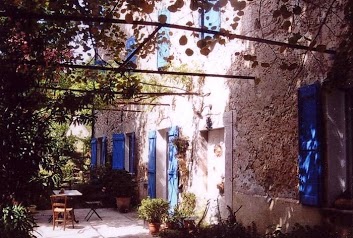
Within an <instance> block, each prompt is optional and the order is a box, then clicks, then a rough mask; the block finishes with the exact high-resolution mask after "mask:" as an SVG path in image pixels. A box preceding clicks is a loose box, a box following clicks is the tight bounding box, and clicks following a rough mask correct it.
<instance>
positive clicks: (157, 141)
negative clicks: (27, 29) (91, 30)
mask: <svg viewBox="0 0 353 238" xmlns="http://www.w3.org/2000/svg"><path fill="white" fill-rule="evenodd" d="M210 2H214V1H210ZM236 2H241V1H236ZM280 2H281V1H280ZM289 2H290V3H293V5H291V6H294V7H293V8H289V7H288V9H287V10H288V11H289V10H290V11H291V12H292V13H293V12H294V11H295V9H294V8H295V6H300V7H301V11H302V12H301V14H306V17H307V19H315V20H313V21H312V22H311V23H310V24H312V25H314V26H315V27H313V26H311V27H309V26H308V25H309V23H308V25H305V24H304V23H303V24H301V25H295V24H294V22H295V19H294V18H295V17H297V16H296V15H295V14H292V15H293V19H292V23H293V25H291V27H289V28H286V27H283V24H286V23H285V21H286V19H287V18H286V17H285V16H284V15H285V12H284V13H283V12H282V13H281V14H282V16H277V17H275V16H274V13H273V12H272V11H273V9H275V7H278V5H276V4H277V3H275V1H270V0H269V1H262V4H258V3H250V2H247V4H248V5H247V6H246V8H245V9H244V10H243V9H242V8H239V6H236V4H235V5H233V4H230V3H229V4H228V5H227V6H225V7H224V11H219V12H217V11H216V12H210V11H209V12H207V11H205V12H203V13H202V12H201V13H200V12H198V13H197V12H193V13H192V14H190V12H189V11H187V10H185V11H183V10H181V11H178V12H169V13H166V6H163V5H160V6H159V8H160V9H157V10H156V11H155V13H153V14H154V15H152V14H151V19H152V20H155V21H157V19H158V14H165V15H167V16H168V21H167V22H170V23H173V24H178V25H186V24H187V22H192V23H193V24H194V26H196V27H197V26H199V27H200V24H201V25H202V24H204V26H206V27H209V29H212V30H219V29H220V28H224V29H227V30H231V31H232V32H234V33H236V34H239V35H246V36H251V37H254V38H256V39H258V38H266V39H271V40H273V41H281V42H283V41H285V40H287V39H288V38H290V37H291V36H293V33H295V32H301V33H303V34H302V35H304V34H305V37H306V38H313V37H315V39H316V42H317V45H320V44H321V45H325V46H326V49H330V48H332V49H333V48H335V47H336V46H337V44H338V42H339V37H338V36H339V35H340V34H339V33H340V32H339V31H340V29H338V28H337V27H336V28H335V27H333V26H335V25H337V24H338V23H337V21H338V19H337V16H339V14H340V13H339V12H336V14H329V12H328V10H327V8H326V5H327V4H328V1H324V3H322V2H321V4H322V8H319V7H316V8H314V7H313V5H311V4H310V3H307V2H306V1H302V2H301V1H300V3H298V1H289ZM282 4H283V6H289V5H288V1H283V2H282ZM338 4H343V2H339V3H338ZM186 5H187V6H186ZM186 5H185V6H184V8H185V9H187V8H188V7H189V5H188V4H186ZM182 9H183V8H182ZM269 9H271V10H269ZM325 9H326V10H327V11H325ZM282 10H283V8H282ZM158 12H159V13H158ZM161 12H162V13H161ZM319 13H320V14H319ZM325 13H327V14H326V15H327V16H326V15H325ZM212 14H213V15H212ZM268 16H271V17H268ZM318 16H319V17H318ZM235 17H237V18H239V19H237V20H236V24H237V25H236V26H234V25H232V24H229V23H228V21H229V20H228V19H234V18H235ZM202 18H203V19H204V21H202V20H200V19H202ZM274 18H275V20H274ZM210 19H211V20H210ZM323 19H325V20H326V22H325V25H327V27H325V26H324V27H321V28H320V29H319V30H318V28H319V26H320V25H322V24H321V23H322V20H323ZM260 20H261V22H260ZM207 24H208V25H207ZM278 24H279V25H280V26H281V24H282V27H278ZM227 27H228V28H227ZM276 27H277V28H276ZM145 30H146V33H150V32H151V31H152V30H153V28H152V27H146V28H145ZM299 30H300V31H299ZM127 31H129V30H128V29H127ZM331 31H334V32H335V33H337V34H333V33H332V32H331ZM336 31H337V32H336ZM164 32H167V33H162V34H165V35H168V37H167V38H168V41H169V42H168V44H166V45H164V46H162V45H160V46H159V47H157V49H156V52H155V54H151V55H149V56H148V57H147V58H144V59H142V58H139V57H137V65H138V68H144V69H152V70H156V69H158V68H159V69H163V68H164V67H165V66H166V65H167V64H168V63H166V62H165V61H166V58H167V57H168V56H170V55H173V60H172V61H171V63H170V64H171V66H170V68H168V70H170V69H173V70H174V71H182V72H204V73H209V74H219V75H240V76H251V77H254V79H241V78H236V77H235V78H231V79H229V78H224V77H221V76H219V77H198V76H169V75H162V76H160V75H143V77H144V79H145V80H146V81H147V82H148V80H150V79H151V78H152V79H153V80H154V81H153V82H158V83H160V84H163V85H168V86H170V87H173V91H174V92H178V93H180V95H164V96H160V97H158V98H156V99H155V100H153V103H151V102H150V103H148V105H143V104H129V105H125V106H124V108H123V109H124V110H125V109H127V110H126V111H124V110H123V109H121V111H119V110H118V111H96V116H97V121H96V123H95V128H94V140H95V144H93V145H94V147H95V150H94V151H95V153H96V154H97V159H95V160H94V164H95V165H97V166H98V165H102V164H104V163H105V161H106V160H102V156H101V154H102V152H101V151H105V152H106V153H107V156H108V158H110V161H111V162H112V166H113V167H115V168H118V167H119V166H120V167H121V166H122V167H123V168H125V169H126V170H129V171H130V172H132V173H134V174H136V176H137V178H138V181H139V194H140V198H143V197H146V196H152V197H154V196H155V197H162V198H165V199H167V200H169V201H170V202H171V203H175V201H176V200H178V199H180V193H182V192H186V191H188V192H192V193H195V194H196V196H197V204H198V214H200V213H201V212H202V211H203V209H205V207H206V205H207V203H208V204H209V208H210V209H209V212H208V216H207V221H208V222H210V223H213V222H217V219H218V217H219V215H221V216H222V217H225V216H226V215H227V213H226V212H227V211H226V206H227V205H228V206H230V207H231V208H232V209H233V210H237V209H238V208H239V207H241V208H240V209H239V211H238V212H237V217H238V219H239V220H240V221H242V222H243V223H244V224H245V225H250V224H251V222H255V224H256V225H257V228H258V229H259V230H260V231H265V230H267V229H269V228H268V227H270V226H271V227H282V229H283V230H284V231H288V229H290V228H291V227H292V226H293V225H294V224H295V223H297V222H298V223H300V224H308V225H314V224H321V223H322V222H323V221H325V220H326V215H325V214H326V213H325V211H326V212H329V213H331V212H340V211H339V210H338V209H336V208H334V205H335V201H336V199H337V198H338V197H339V196H340V195H341V194H342V193H343V192H345V191H346V192H347V191H350V184H353V183H352V181H350V179H349V178H350V175H351V170H352V168H351V166H352V165H351V164H350V162H349V161H350V158H351V157H352V156H353V153H352V152H351V148H350V147H351V146H350V145H349V143H351V139H352V135H353V132H352V130H351V127H352V124H351V123H352V120H351V118H352V116H351V115H350V114H349V112H350V108H351V107H352V97H351V96H350V94H349V91H347V90H346V89H342V88H337V89H335V88H332V87H327V86H326V84H327V81H329V80H330V79H329V78H328V77H327V75H328V73H329V72H330V69H331V67H332V65H333V63H334V60H335V58H334V57H333V56H332V54H331V53H330V52H315V51H311V50H312V49H297V48H295V47H290V46H289V45H288V46H287V47H284V46H278V45H275V44H272V43H271V42H270V43H264V42H261V41H256V40H246V39H239V38H237V39H232V40H229V39H226V43H225V44H214V45H212V46H210V47H209V48H208V50H209V54H208V55H207V56H205V55H203V52H202V50H200V52H198V48H197V42H198V41H199V40H200V38H202V37H204V38H205V37H207V34H209V35H210V36H211V37H212V34H211V33H205V34H206V35H203V34H201V33H200V34H198V33H196V35H197V36H195V32H193V31H182V30H178V29H172V28H171V29H168V30H166V29H165V28H164ZM169 32H172V33H173V34H169ZM184 35H186V36H187V37H188V41H187V44H180V39H181V37H182V36H184ZM192 36H194V37H192ZM162 37H163V36H162ZM301 39H302V41H301V42H300V41H299V43H300V44H302V45H305V44H306V43H307V42H305V40H303V38H301ZM159 44H163V43H159ZM165 47H167V50H166V48H165ZM159 49H164V52H161V51H160V50H159ZM187 49H193V50H194V54H193V55H192V56H187V55H186V54H185V52H187ZM158 55H159V56H158ZM168 92H169V91H168ZM185 92H189V93H190V92H192V94H183V93H185ZM175 138H185V139H186V140H187V142H188V147H187V150H186V154H185V155H184V156H183V157H182V158H178V156H176V155H175V154H176V153H177V151H175V145H174V144H173V143H172V142H173V140H174V139H175ZM105 146H106V149H105ZM103 148H104V149H103ZM118 148H120V149H118ZM119 158H120V159H119ZM117 160H119V161H120V162H118V161H117ZM151 160H152V163H151ZM121 161H122V162H121ZM177 164H178V165H177ZM349 168H350V169H349ZM152 180H153V181H154V182H153V183H152V184H151V181H152ZM222 188H224V191H223V189H222ZM175 196H176V197H175ZM172 197H174V198H172ZM175 199H176V200H175ZM218 207H219V210H220V213H221V214H219V213H218Z"/></svg>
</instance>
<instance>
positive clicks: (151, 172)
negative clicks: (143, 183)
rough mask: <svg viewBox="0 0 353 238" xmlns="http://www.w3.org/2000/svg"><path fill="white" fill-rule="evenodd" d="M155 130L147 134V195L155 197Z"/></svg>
mask: <svg viewBox="0 0 353 238" xmlns="http://www.w3.org/2000/svg"><path fill="white" fill-rule="evenodd" d="M156 138H157V136H156V131H150V132H149V134H148V168H147V172H148V196H149V197H150V198H155V197H156Z"/></svg>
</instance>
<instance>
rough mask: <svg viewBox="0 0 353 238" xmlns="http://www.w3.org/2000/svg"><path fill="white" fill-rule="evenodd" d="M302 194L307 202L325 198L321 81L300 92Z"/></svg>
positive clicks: (300, 170)
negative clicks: (323, 193)
mask: <svg viewBox="0 0 353 238" xmlns="http://www.w3.org/2000/svg"><path fill="white" fill-rule="evenodd" d="M298 113H299V114H298V119H299V120H298V121H299V123H298V127H299V131H298V135H299V161H298V166H299V196H300V201H301V203H302V204H304V205H310V206H320V204H321V200H322V184H323V183H322V172H323V169H322V164H323V163H322V142H321V141H322V122H321V118H322V116H321V100H320V84H319V83H315V84H312V85H308V86H304V87H302V88H300V89H299V91H298Z"/></svg>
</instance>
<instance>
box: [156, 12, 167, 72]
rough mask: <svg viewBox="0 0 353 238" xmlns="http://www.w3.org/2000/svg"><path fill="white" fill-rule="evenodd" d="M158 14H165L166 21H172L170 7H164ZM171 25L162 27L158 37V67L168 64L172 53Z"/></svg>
mask: <svg viewBox="0 0 353 238" xmlns="http://www.w3.org/2000/svg"><path fill="white" fill-rule="evenodd" d="M158 15H159V16H160V15H165V16H166V17H167V21H166V23H169V22H170V12H169V10H168V9H162V10H160V11H159V12H158ZM169 31H170V29H169V27H162V28H161V29H160V30H159V31H158V38H157V44H158V45H157V68H158V69H160V68H163V67H165V66H167V65H168V61H167V59H168V57H169V55H170V36H169Z"/></svg>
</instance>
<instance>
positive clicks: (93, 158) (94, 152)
mask: <svg viewBox="0 0 353 238" xmlns="http://www.w3.org/2000/svg"><path fill="white" fill-rule="evenodd" d="M96 166H97V139H96V138H92V140H91V168H94V167H96Z"/></svg>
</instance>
